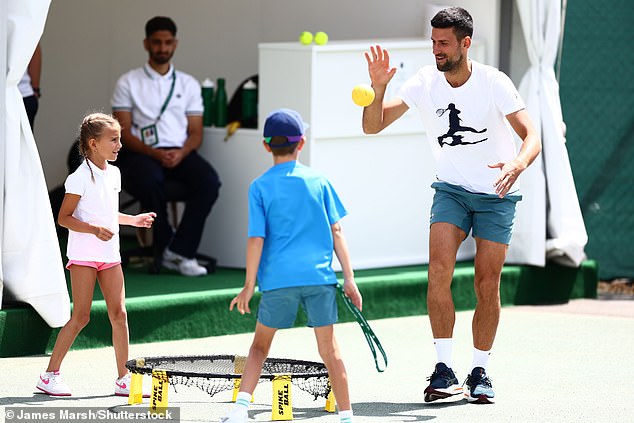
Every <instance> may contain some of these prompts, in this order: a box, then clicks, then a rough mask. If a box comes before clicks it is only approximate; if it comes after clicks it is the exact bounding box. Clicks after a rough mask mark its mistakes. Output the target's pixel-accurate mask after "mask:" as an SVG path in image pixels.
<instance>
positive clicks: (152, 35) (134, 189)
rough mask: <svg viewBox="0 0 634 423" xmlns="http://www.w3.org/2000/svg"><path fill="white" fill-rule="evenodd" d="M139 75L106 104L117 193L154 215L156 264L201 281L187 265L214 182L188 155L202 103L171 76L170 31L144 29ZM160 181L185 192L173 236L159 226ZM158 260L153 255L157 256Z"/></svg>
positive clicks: (164, 224)
mask: <svg viewBox="0 0 634 423" xmlns="http://www.w3.org/2000/svg"><path fill="white" fill-rule="evenodd" d="M143 45H144V47H145V50H147V52H148V55H149V60H148V62H147V63H146V64H145V65H143V67H140V68H137V69H133V70H131V71H129V72H127V73H125V74H123V75H122V76H121V77H120V78H119V80H118V81H117V84H116V87H115V90H114V94H113V96H112V110H113V114H114V116H115V117H116V118H117V119H118V120H119V122H120V123H121V128H122V130H121V141H122V142H123V146H124V148H123V149H122V150H121V153H120V154H119V158H118V160H117V162H116V164H117V165H118V166H119V168H120V169H121V174H122V183H123V188H124V189H125V190H126V191H127V192H128V193H130V194H131V195H132V196H134V197H135V198H137V199H139V201H140V202H141V207H142V208H143V209H144V210H152V211H155V212H156V213H157V216H156V220H155V221H154V248H155V249H156V251H159V252H162V264H163V266H165V267H167V268H168V269H173V270H177V271H179V272H180V273H181V274H183V275H187V276H200V275H205V274H207V270H206V269H205V268H204V267H203V266H201V265H200V264H199V263H198V262H197V261H196V259H195V256H196V251H197V250H198V246H199V244H200V239H201V236H202V232H203V227H204V225H205V220H206V219H207V216H208V215H209V212H210V211H211V207H212V206H213V204H214V202H215V201H216V199H217V198H218V189H219V188H220V180H219V178H218V175H217V173H216V171H215V170H214V169H213V167H212V166H211V165H210V164H209V163H208V162H207V161H206V160H205V159H203V158H202V157H201V156H200V155H199V154H198V153H197V152H196V150H197V149H198V147H200V145H201V143H202V132H203V120H202V116H203V103H202V97H201V90H200V85H199V84H198V81H197V80H196V79H194V78H193V77H192V76H190V75H188V74H186V73H184V72H180V71H177V70H175V69H174V66H173V65H172V64H171V59H172V56H173V55H174V51H175V50H176V46H177V45H178V40H177V39H176V25H175V24H174V22H173V21H172V20H171V19H170V18H168V17H162V16H157V17H154V18H152V19H150V20H149V21H148V22H147V23H146V25H145V39H144V40H143ZM166 179H171V180H176V181H179V182H182V184H183V186H184V187H186V198H187V200H186V204H185V211H184V213H183V216H182V219H181V223H180V224H179V226H178V228H176V230H175V232H174V230H173V229H172V227H171V226H170V224H169V221H168V219H167V199H166V194H165V181H166ZM159 257H160V255H159Z"/></svg>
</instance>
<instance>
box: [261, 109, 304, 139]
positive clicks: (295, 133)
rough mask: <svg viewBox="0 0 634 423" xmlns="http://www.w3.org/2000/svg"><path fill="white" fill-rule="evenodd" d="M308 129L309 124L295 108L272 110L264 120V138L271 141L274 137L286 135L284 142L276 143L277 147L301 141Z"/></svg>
mask: <svg viewBox="0 0 634 423" xmlns="http://www.w3.org/2000/svg"><path fill="white" fill-rule="evenodd" d="M306 129H308V124H307V123H306V122H304V121H303V120H302V117H301V115H300V114H299V113H297V112H296V111H295V110H291V109H277V110H274V111H272V112H271V114H269V116H268V117H267V118H266V121H265V122H264V140H265V141H266V143H267V144H270V143H271V138H272V137H286V139H287V140H288V141H287V142H286V143H284V144H276V145H275V147H285V146H288V145H290V144H292V143H296V142H299V140H301V139H302V136H303V135H304V133H305V132H306Z"/></svg>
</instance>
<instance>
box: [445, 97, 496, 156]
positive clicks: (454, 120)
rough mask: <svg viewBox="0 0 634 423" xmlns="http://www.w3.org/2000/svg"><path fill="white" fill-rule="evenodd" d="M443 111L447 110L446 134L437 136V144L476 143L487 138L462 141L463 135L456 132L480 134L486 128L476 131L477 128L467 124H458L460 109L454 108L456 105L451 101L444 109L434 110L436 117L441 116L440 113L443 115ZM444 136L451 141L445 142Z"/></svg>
mask: <svg viewBox="0 0 634 423" xmlns="http://www.w3.org/2000/svg"><path fill="white" fill-rule="evenodd" d="M445 112H449V130H448V131H447V133H446V134H444V135H441V136H439V137H438V144H440V146H441V147H442V146H443V145H451V146H454V145H467V144H478V143H480V142H482V141H486V140H487V139H488V138H484V139H481V140H478V141H470V142H469V141H463V140H462V139H463V138H464V135H457V134H456V133H457V132H474V133H476V134H481V133H483V132H486V130H487V128H484V129H482V130H479V131H478V130H477V129H473V128H471V127H469V126H462V125H460V121H461V120H462V119H460V116H458V115H459V114H460V110H458V109H456V105H455V104H453V103H449V105H448V106H447V108H446V109H438V110H436V114H437V115H438V117H441V116H442V115H444V114H445ZM446 138H451V141H450V142H446V141H445V139H446Z"/></svg>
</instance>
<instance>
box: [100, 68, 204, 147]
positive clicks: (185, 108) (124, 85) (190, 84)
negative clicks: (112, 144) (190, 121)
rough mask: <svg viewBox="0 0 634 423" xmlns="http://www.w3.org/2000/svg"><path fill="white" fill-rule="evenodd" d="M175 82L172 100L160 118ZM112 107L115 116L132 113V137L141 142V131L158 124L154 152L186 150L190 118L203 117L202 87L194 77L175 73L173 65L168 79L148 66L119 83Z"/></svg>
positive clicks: (123, 77) (130, 73) (130, 72)
mask: <svg viewBox="0 0 634 423" xmlns="http://www.w3.org/2000/svg"><path fill="white" fill-rule="evenodd" d="M174 77H176V80H174ZM172 82H173V83H174V90H173V92H172V96H171V97H170V100H169V103H168V104H167V107H166V109H165V111H164V112H163V114H162V115H160V113H161V108H162V107H163V104H164V103H165V100H166V99H167V97H168V96H169V93H170V90H171V88H172ZM111 105H112V110H113V111H115V112H116V111H128V112H132V124H133V125H132V128H131V130H132V134H133V135H134V136H137V137H139V139H141V128H144V127H147V126H150V125H153V124H156V130H157V132H158V143H157V144H155V145H153V147H154V148H159V147H182V146H183V145H184V144H185V140H186V139H187V116H202V114H203V101H202V95H201V88H200V84H199V83H198V81H197V80H196V79H195V78H194V77H193V76H191V75H188V74H186V73H184V72H180V71H177V70H175V69H174V66H173V65H170V70H169V71H168V72H167V73H166V74H165V75H161V74H160V73H158V72H156V71H155V70H154V69H152V68H151V67H150V65H149V64H147V63H146V64H145V65H144V66H143V67H140V68H137V69H132V70H131V71H129V72H126V73H125V74H123V75H122V76H121V77H120V78H119V80H118V81H117V84H116V86H115V90H114V94H113V95H112V101H111ZM159 115H160V119H158V121H157V118H158V116H159Z"/></svg>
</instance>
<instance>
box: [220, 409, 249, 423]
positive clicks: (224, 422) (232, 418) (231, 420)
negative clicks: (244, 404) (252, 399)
mask: <svg viewBox="0 0 634 423" xmlns="http://www.w3.org/2000/svg"><path fill="white" fill-rule="evenodd" d="M248 421H249V414H248V412H247V410H233V411H232V412H231V413H229V415H227V417H223V418H221V419H220V422H221V423H247V422H248Z"/></svg>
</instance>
